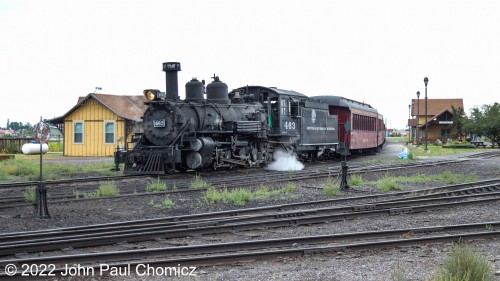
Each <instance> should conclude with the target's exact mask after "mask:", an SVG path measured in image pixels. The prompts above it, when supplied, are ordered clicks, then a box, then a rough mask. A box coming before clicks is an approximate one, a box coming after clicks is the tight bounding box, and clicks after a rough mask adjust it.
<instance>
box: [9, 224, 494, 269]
mask: <svg viewBox="0 0 500 281" xmlns="http://www.w3.org/2000/svg"><path fill="white" fill-rule="evenodd" d="M499 227H500V222H498V221H492V222H484V223H474V224H461V225H448V226H433V227H423V228H407V229H394V230H385V231H370V232H356V233H341V234H333V235H317V236H302V237H290V238H278V239H267V240H254V241H243V242H232V243H216V244H202V245H190V246H180V247H162V248H154V249H140V250H125V251H112V252H103V253H89V254H71V255H59V256H50V257H29V258H21V259H4V260H0V268H3V269H4V271H3V272H5V267H6V266H12V265H15V266H16V265H17V266H19V268H21V266H22V265H30V266H40V267H42V265H45V266H47V265H48V266H50V268H49V270H50V273H51V274H54V275H53V276H61V275H62V274H64V273H65V272H66V271H67V268H66V267H67V265H68V264H70V265H75V264H77V265H78V266H80V267H85V268H87V269H90V268H92V269H93V271H91V272H92V273H93V274H92V275H94V274H95V272H96V271H102V265H103V263H105V264H106V265H107V267H108V269H109V268H110V267H111V268H128V269H130V268H133V269H135V270H134V271H133V272H138V271H137V269H138V267H140V266H144V265H148V266H150V267H180V266H183V267H197V266H209V265H219V264H228V263H231V264H232V263H234V262H238V261H240V262H241V261H254V260H257V259H269V258H274V257H285V256H286V257H291V256H304V255H313V254H325V253H337V252H345V251H361V250H373V249H387V248H394V247H405V246H415V245H423V244H433V243H449V242H457V241H469V240H477V239H487V238H496V237H498V235H499V234H500V231H497V230H494V229H498V228H499ZM332 244H333V245H332ZM165 256H167V257H169V258H166V259H165V258H164V257H165ZM37 268H38V267H37ZM21 273H22V272H21V271H20V272H18V273H17V274H15V275H14V276H13V277H22V278H26V277H37V276H30V275H29V274H28V276H21ZM46 273H48V272H46ZM11 276H12V275H6V273H1V274H0V278H2V277H3V278H5V277H10V278H12V277H11Z"/></svg>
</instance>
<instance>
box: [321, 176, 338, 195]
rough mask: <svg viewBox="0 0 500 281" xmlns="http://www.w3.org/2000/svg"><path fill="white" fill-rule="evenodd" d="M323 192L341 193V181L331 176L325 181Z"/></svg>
mask: <svg viewBox="0 0 500 281" xmlns="http://www.w3.org/2000/svg"><path fill="white" fill-rule="evenodd" d="M323 193H324V194H325V195H326V196H337V195H339V194H340V183H339V182H338V181H334V180H333V179H332V178H331V177H330V176H328V178H326V180H325V182H324V183H323Z"/></svg>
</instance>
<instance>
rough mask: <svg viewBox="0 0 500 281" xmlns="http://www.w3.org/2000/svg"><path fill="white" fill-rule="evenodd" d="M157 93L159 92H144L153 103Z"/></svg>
mask: <svg viewBox="0 0 500 281" xmlns="http://www.w3.org/2000/svg"><path fill="white" fill-rule="evenodd" d="M156 92H158V90H144V96H146V98H147V99H148V100H151V101H152V100H155V99H156Z"/></svg>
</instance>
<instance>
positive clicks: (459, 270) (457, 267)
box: [433, 244, 493, 281]
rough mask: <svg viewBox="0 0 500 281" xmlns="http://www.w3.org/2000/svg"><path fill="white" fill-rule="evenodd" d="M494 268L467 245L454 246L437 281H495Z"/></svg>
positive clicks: (438, 272) (436, 277)
mask: <svg viewBox="0 0 500 281" xmlns="http://www.w3.org/2000/svg"><path fill="white" fill-rule="evenodd" d="M492 273H493V267H492V265H491V263H490V262H489V261H488V260H487V259H486V258H484V257H482V256H480V255H479V254H478V253H477V252H476V251H475V250H474V249H472V248H471V247H470V246H469V245H467V244H465V245H464V244H458V245H455V246H453V248H452V249H451V252H450V253H449V254H448V256H447V258H446V259H445V261H444V264H443V265H442V266H441V267H440V268H439V270H438V271H437V273H436V275H435V276H434V278H433V280H435V281H452V280H453V281H489V280H493V274H492Z"/></svg>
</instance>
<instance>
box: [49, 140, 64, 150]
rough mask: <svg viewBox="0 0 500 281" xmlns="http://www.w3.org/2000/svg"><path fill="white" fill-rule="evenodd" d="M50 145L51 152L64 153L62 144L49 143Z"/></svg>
mask: <svg viewBox="0 0 500 281" xmlns="http://www.w3.org/2000/svg"><path fill="white" fill-rule="evenodd" d="M48 145H49V151H50V152H62V151H63V148H64V145H63V143H62V142H49V143H48Z"/></svg>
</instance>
